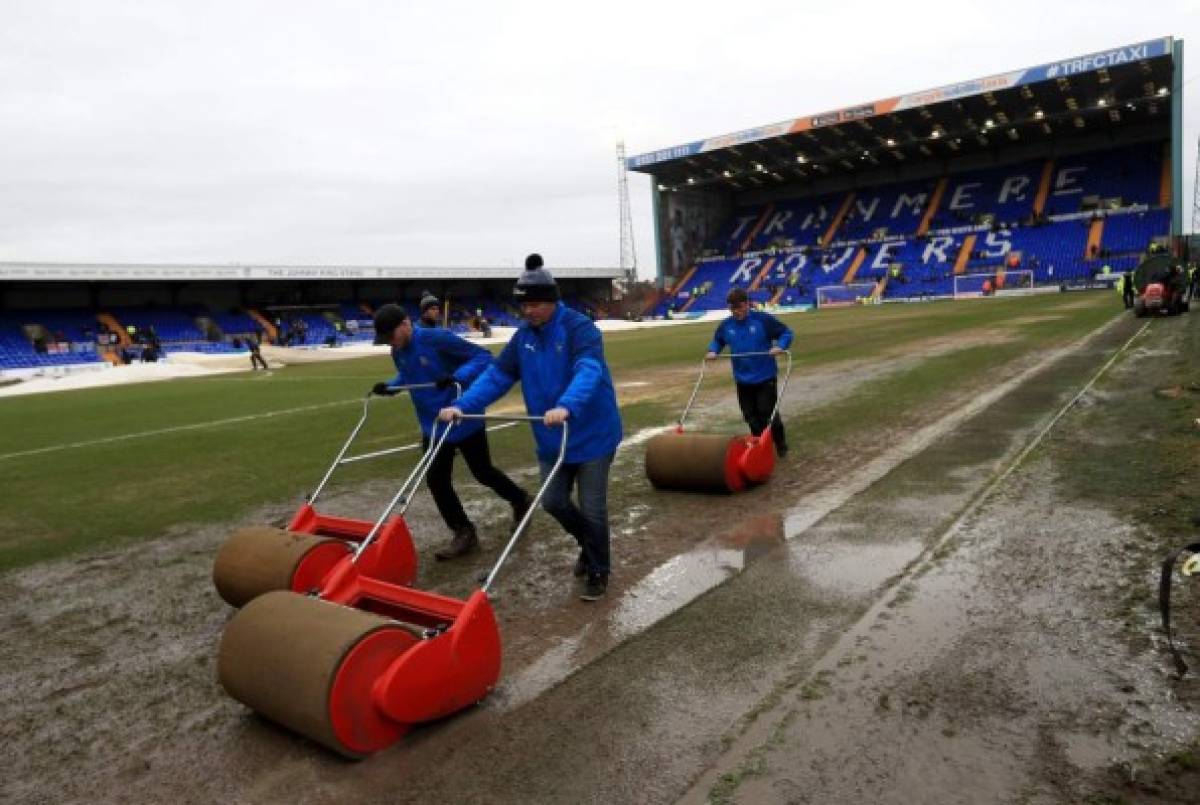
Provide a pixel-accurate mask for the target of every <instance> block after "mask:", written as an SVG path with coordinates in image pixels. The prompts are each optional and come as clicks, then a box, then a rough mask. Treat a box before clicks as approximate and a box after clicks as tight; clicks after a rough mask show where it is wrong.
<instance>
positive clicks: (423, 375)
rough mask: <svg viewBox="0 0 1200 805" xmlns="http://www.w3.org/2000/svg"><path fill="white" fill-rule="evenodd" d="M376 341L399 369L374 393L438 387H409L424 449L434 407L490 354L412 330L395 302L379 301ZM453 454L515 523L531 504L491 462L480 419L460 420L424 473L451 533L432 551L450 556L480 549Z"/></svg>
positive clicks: (449, 336)
mask: <svg viewBox="0 0 1200 805" xmlns="http://www.w3.org/2000/svg"><path fill="white" fill-rule="evenodd" d="M375 343H376V344H388V345H390V346H391V348H392V362H393V363H395V364H396V370H397V375H396V377H395V378H394V379H393V380H392V381H391V382H390V383H376V384H375V386H374V387H373V388H372V391H373V392H374V393H375V394H382V395H386V396H391V395H392V394H395V393H396V392H394V391H389V390H388V389H389V386H403V385H420V384H424V383H432V384H435V385H436V386H437V387H436V388H426V389H413V390H412V393H411V395H410V396H411V397H412V401H413V407H414V408H416V409H417V420H418V421H419V422H420V423H421V446H422V448H423V449H425V450H428V449H429V448H430V436H431V435H432V430H433V425H434V423H435V422H436V421H437V413H438V410H439V409H441V408H442V407H444V406H446V405H449V404H450V403H451V402H452V401H453V400H454V395H455V389H454V384H455V383H458V384H459V385H460V386H463V387H464V388H465V387H466V386H468V385H469V384H470V383H471V381H473V380H474V379H475V378H477V377H478V376H479V374H480V373H481V372H483V371H484V369H486V368H487V367H488V365H489V364H490V363H491V362H492V356H491V353H489V352H488V351H487V350H486V349H484V348H483V347H481V346H478V345H476V344H472V343H470V342H468V341H466V340H464V339H462V338H459V337H458V336H456V335H455V334H454V333H452V332H450V331H449V330H445V329H442V328H440V327H430V328H424V329H414V328H413V325H412V322H411V321H410V320H409V318H408V314H407V313H405V312H404V308H402V307H400V306H399V305H383V306H382V307H380V308H379V310H378V311H376V313H375ZM455 453H462V455H463V458H464V459H466V462H467V467H468V468H470V470H471V474H472V475H474V476H475V480H477V481H479V483H481V484H483V485H484V486H486V487H488V488H489V489H491V490H492V491H493V492H495V493H496V494H497V495H499V496H500V497H502V498H504V499H505V500H506V501H508V503H509V505H510V506H512V510H513V523H514V527H515V524H516V523H519V522H520V521H521V518H522V517H524V516H525V512H527V511H529V506H530V504H531V503H533V499H532V498H531V497H530V496H529V494H528V493H526V492H525V490H524V489H522V488H521V487H519V486H517V485H516V484H515V483H513V482H512V479H510V478H509V477H508V476H507V475H505V474H504V473H503V472H501V471H500V470H498V469H496V467H495V466H494V465H493V464H492V457H491V453H490V451H489V449H488V439H487V431H486V430H484V427H483V423H482V422H480V421H478V420H471V421H464V422H460V423H459V424H458V425H456V426H455V427H454V429H453V430H452V431H450V434H449V435H448V436H447V437H446V442H445V444H443V445H442V449H441V451H440V452H439V453H438V455H437V457H436V458H435V459H434V461H433V464H432V465H430V467H429V472H428V474H427V475H426V476H425V482H426V483H427V484H428V485H429V491H430V492H432V493H433V500H434V502H435V503H436V504H437V507H438V511H439V512H440V513H441V515H442V519H443V520H444V521H445V522H446V527H447V528H449V529H450V530H451V531H452V532H454V538H453V539H452V540H451V541H450V544H449V545H448V546H446V547H445V548H442V549H441V550H439V551H437V552H436V553H435V554H434V555H435V556H436V557H437V558H438V559H454V558H455V557H458V556H462V555H463V554H465V553H470V552H471V551H474V550H478V548H479V537H478V535H477V534H476V532H475V525H474V524H473V523H472V522H471V521H470V519H468V517H467V513H466V512H465V511H463V506H462V501H461V500H459V498H458V493H456V492H455V491H454V484H453V483H452V482H451V474H452V472H453V470H454V454H455Z"/></svg>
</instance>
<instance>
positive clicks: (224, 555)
mask: <svg viewBox="0 0 1200 805" xmlns="http://www.w3.org/2000/svg"><path fill="white" fill-rule="evenodd" d="M435 385H436V384H434V383H417V384H411V385H407V386H391V387H389V389H390V390H391V391H393V392H401V391H406V392H411V391H415V390H417V389H430V388H434V387H435ZM456 385H457V384H456ZM461 393H462V388H461V386H460V387H459V394H461ZM374 399H377V398H376V397H375V395H373V394H367V397H366V399H365V400H364V401H363V409H362V416H360V417H359V419H358V423H357V424H356V425H355V426H354V428H353V429H352V430H351V431H350V435H349V436H348V437H346V441H345V443H344V444H342V448H341V450H339V451H338V453H337V456H335V457H334V459H333V463H332V464H330V465H329V469H327V470H326V471H325V475H324V476H323V477H322V478H321V481H320V482H319V483H318V484H317V488H316V489H314V490H313V491H312V492H311V493H310V494H309V495H308V496H307V497H306V498H305V501H304V503H302V504H301V505H300V508H299V509H297V510H296V514H295V515H294V516H293V517H292V520H291V522H290V523H289V524H288V527H287V528H286V529H283V528H273V527H271V526H248V527H246V528H240V529H238V530H237V531H235V532H233V534H231V535H230V537H229V539H227V540H226V541H225V543H224V544H223V545H222V546H221V550H220V551H219V552H218V553H217V559H216V562H214V563H213V583H214V584H215V585H216V587H217V592H218V593H220V595H221V597H222V598H224V599H225V601H226V602H227V603H229V604H230V605H232V606H235V607H240V606H242V605H244V604H246V603H247V602H249V601H250V600H251V599H252V598H254V597H256V596H259V595H262V594H263V593H267V592H270V591H272V590H292V591H294V592H304V591H307V590H311V589H313V588H314V587H315V586H316V585H317V583H318V582H320V581H321V579H323V578H325V574H326V573H328V572H329V570H330V569H331V568H332V567H333V566H334V565H335V564H337V563H338V561H340V560H341V559H342V558H343V557H344V556H345V555H346V552H347V551H348V550H353V546H352V545H351V543H359V542H361V541H362V540H363V539H364V538H366V536H367V535H368V534H370V533H371V532H372V530H373V529H374V528H376V527H377V526H376V523H375V521H372V520H356V519H352V518H349V517H336V516H333V515H329V514H322V513H321V512H318V511H317V509H316V503H317V499H318V498H319V497H320V496H321V492H322V491H324V489H325V486H326V485H327V484H328V483H329V480H330V478H332V477H333V473H334V472H335V471H336V470H337V469H338V467H341V466H344V465H346V464H353V463H355V462H358V461H368V460H370V459H376V458H382V457H384V456H390V455H394V454H396V453H399V452H401V451H404V450H408V449H411V448H407V447H393V448H389V449H387V450H376V451H374V452H371V453H361V454H359V455H353V456H347V455H346V453H348V452H349V451H350V446H351V445H352V444H354V440H355V439H356V438H357V437H358V434H359V432H360V431H362V429H363V426H364V425H366V423H367V417H368V416H369V415H370V412H371V402H372V400H374ZM432 454H433V451H428V452H427V453H426V454H425V455H423V456H422V457H421V459H420V461H418V462H417V464H416V466H415V467H414V468H413V470H412V473H411V474H410V475H409V476H408V478H407V479H406V480H405V481H404V484H403V485H402V486H401V487H400V491H399V492H397V493H396V495H395V497H393V498H392V501H391V503H390V504H388V508H387V509H386V510H385V511H384V515H383V524H382V526H379V528H380V533H379V536H380V537H381V538H383V539H384V540H385V541H386V543H387V544H388V546H389V547H388V551H389V552H390V554H391V558H390V559H389V561H388V567H389V569H390V574H391V577H392V578H393V579H394V580H395V581H396V583H397V584H411V583H412V580H413V579H414V578H416V575H417V552H416V549H415V548H414V547H413V543H412V535H411V534H410V533H409V531H408V526H407V525H406V524H405V522H404V517H403V514H402V513H399V514H395V515H393V514H392V511H393V510H394V509H395V508H396V506H397V505H399V504H400V503H401V501H404V500H409V499H411V497H412V493H413V492H414V491H415V490H416V488H417V486H418V485H419V484H420V478H418V476H422V477H423V476H424V472H425V470H427V469H428V463H429V462H430V461H431V460H432ZM406 505H407V504H406Z"/></svg>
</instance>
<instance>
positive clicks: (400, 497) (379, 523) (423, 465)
mask: <svg viewBox="0 0 1200 805" xmlns="http://www.w3.org/2000/svg"><path fill="white" fill-rule="evenodd" d="M439 424H441V423H440V422H439V421H437V420H434V423H433V428H432V429H431V430H430V432H429V449H428V450H426V451H425V454H424V455H423V456H421V460H420V461H418V462H417V463H416V466H414V467H413V468H412V472H410V473H409V474H408V477H407V478H405V479H404V483H402V484H401V485H400V489H399V490H398V491H397V492H396V494H395V495H393V496H392V499H391V500H389V501H388V504H387V506H385V507H384V509H383V512H382V513H380V515H379V518H378V519H377V520H376V521H375V525H373V526H371V530H370V532H368V534H367V536H365V537H364V538H363V541H362V542H360V543H359V544H358V548H357V549H356V550H355V551H354V557H353V558H352V559H351V561H352V562H357V561H358V557H360V556H362V554H363V551H365V550H366V549H367V548H368V547H369V546H370V545H371V543H372V542H374V541H375V537H376V536H377V535H378V534H379V532H380V531H381V530H382V529H383V524H384V523H385V522H387V519H388V517H390V516H391V515H392V512H393V511H396V514H397V515H399V516H400V517H403V516H404V513H405V512H406V511H408V507H409V505H410V504H411V503H412V499H413V495H415V494H416V492H417V488H418V487H420V486H421V482H422V481H424V480H425V475H426V473H428V472H429V468H430V467H431V466H432V465H433V460H434V459H435V458H437V454H438V453H439V452H440V451H441V449H442V445H443V444H444V443H445V441H446V437H447V436H449V435H450V431H451V429H452V428H453V427H454V426H455V424H456V423H454V422H447V423H446V427H445V428H444V429H443V430H442V435H441V436H438V425H439ZM397 506H399V507H400V508H399V510H396V507H397Z"/></svg>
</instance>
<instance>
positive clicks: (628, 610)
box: [609, 547, 747, 641]
mask: <svg viewBox="0 0 1200 805" xmlns="http://www.w3.org/2000/svg"><path fill="white" fill-rule="evenodd" d="M746 564H747V559H746V551H744V550H737V549H732V548H712V547H708V548H700V549H697V550H695V551H691V552H689V553H685V554H680V555H679V556H676V557H673V558H672V559H669V560H668V561H667V562H665V563H663V564H661V565H659V566H658V567H657V568H655V569H654V570H653V571H651V572H650V574H649V575H647V576H646V577H645V578H643V579H642V580H641V581H639V582H638V583H637V584H635V585H634V586H633V587H631V588H630V589H628V590H627V591H626V592H625V594H624V595H622V596H621V600H620V602H619V603H618V604H617V607H616V609H614V610H613V612H612V615H611V616H610V618H609V630H610V632H611V633H612V636H613V638H614V639H615V640H618V641H620V640H625V639H628V638H629V637H632V636H633V635H635V634H637V633H638V632H641V631H644V630H645V629H647V628H648V627H650V626H651V625H653V624H654V623H656V622H657V621H660V620H662V619H663V618H665V617H666V616H668V615H670V614H671V613H672V612H675V611H676V610H678V609H680V608H682V607H683V606H685V605H686V604H689V603H691V602H692V601H693V600H695V599H696V598H697V597H699V596H701V595H703V594H704V593H706V592H708V591H709V590H711V589H712V588H713V587H716V586H717V585H718V584H720V583H722V582H723V581H725V580H726V579H728V578H730V577H731V576H733V575H735V574H737V573H740V572H741V571H742V570H743V569H744V568H745V567H746Z"/></svg>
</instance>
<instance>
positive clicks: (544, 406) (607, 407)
mask: <svg viewBox="0 0 1200 805" xmlns="http://www.w3.org/2000/svg"><path fill="white" fill-rule="evenodd" d="M517 382H519V383H520V384H521V391H522V393H523V394H524V396H525V410H526V411H527V412H528V413H529V415H530V416H538V417H540V416H541V415H542V414H544V413H546V412H547V411H549V410H550V409H551V408H558V407H560V406H561V407H563V408H566V409H567V410H568V411H570V412H571V415H570V417H568V418H567V425H568V435H567V454H566V458H565V459H564V460H565V461H566V462H567V463H568V464H582V463H584V462H586V461H593V460H595V459H598V458H602V457H604V456H608V455H611V454H612V453H613V452H614V451H615V450H616V449H617V445H619V444H620V443H621V414H620V411H619V410H618V409H617V394H616V391H615V390H614V389H613V382H612V375H611V374H610V373H609V371H608V364H607V363H606V362H605V360H604V342H603V340H602V339H601V337H600V330H599V329H597V327H596V325H595V324H593V323H592V321H591V319H589V318H588V317H587V316H584V315H583V314H582V313H577V312H576V311H574V310H571V309H570V308H568V307H567V306H566V305H564V304H562V303H559V305H558V308H557V310H555V312H554V315H553V316H552V317H551V318H550V320H549V321H548V322H546V323H545V324H544V325H542V326H541V327H532V326H530V324H529V323H528V322H525V323H524V324H522V325H521V326H520V327H519V328H518V329H517V332H516V333H514V334H513V337H512V339H511V340H510V341H509V342H508V344H507V345H506V346H505V347H504V349H503V350H502V351H501V352H500V354H499V355H498V356H497V357H496V361H495V363H493V364H492V365H491V366H489V367H488V369H487V371H485V372H484V373H483V374H482V375H481V376H480V377H479V379H478V380H476V381H475V383H474V384H473V385H472V386H471V389H470V391H468V392H467V393H466V394H464V395H463V397H462V399H460V400H459V401H458V403H457V405H458V407H459V408H461V409H462V410H463V412H464V413H468V414H474V413H479V412H481V411H483V410H484V409H485V408H487V406H489V405H491V404H492V403H493V402H495V401H496V400H498V399H500V398H501V397H503V396H504V395H505V393H507V392H508V390H509V389H510V388H512V386H513V384H514V383H517ZM533 436H534V440H535V441H536V442H537V455H538V458H540V459H542V460H544V461H553V460H554V459H555V458H557V456H558V448H559V445H560V444H561V443H562V441H561V440H562V435H561V431H560V430H559V429H558V428H548V427H546V426H545V425H543V424H542V423H541V422H535V423H533Z"/></svg>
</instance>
